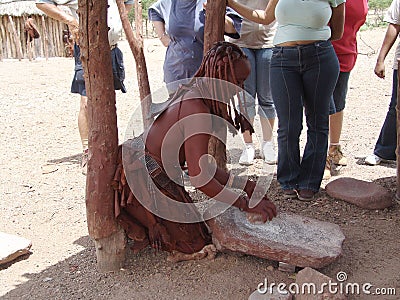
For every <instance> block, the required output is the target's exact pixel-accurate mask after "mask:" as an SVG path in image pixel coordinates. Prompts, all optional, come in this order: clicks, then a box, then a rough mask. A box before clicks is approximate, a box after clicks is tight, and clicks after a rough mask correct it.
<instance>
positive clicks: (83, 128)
mask: <svg viewBox="0 0 400 300" xmlns="http://www.w3.org/2000/svg"><path fill="white" fill-rule="evenodd" d="M78 128H79V134H80V136H81V141H82V148H83V150H84V151H85V150H86V149H87V148H88V136H89V126H88V111H87V97H86V96H81V103H80V108H79V114H78Z"/></svg>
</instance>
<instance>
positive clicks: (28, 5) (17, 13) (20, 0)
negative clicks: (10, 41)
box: [0, 0, 69, 17]
mask: <svg viewBox="0 0 400 300" xmlns="http://www.w3.org/2000/svg"><path fill="white" fill-rule="evenodd" d="M61 8H62V9H63V10H65V11H66V12H69V9H68V8H67V7H63V6H61ZM3 15H9V16H13V17H21V16H23V15H44V13H43V12H42V11H41V10H40V9H38V8H36V4H35V1H32V0H0V16H3Z"/></svg>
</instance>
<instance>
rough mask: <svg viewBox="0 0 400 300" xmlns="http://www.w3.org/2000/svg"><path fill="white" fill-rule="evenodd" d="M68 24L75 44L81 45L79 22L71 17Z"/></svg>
mask: <svg viewBox="0 0 400 300" xmlns="http://www.w3.org/2000/svg"><path fill="white" fill-rule="evenodd" d="M67 24H68V28H69V31H70V32H71V35H72V38H73V40H74V42H75V43H76V44H77V45H79V23H78V20H77V19H75V18H74V17H72V16H71V17H69V18H68V21H67Z"/></svg>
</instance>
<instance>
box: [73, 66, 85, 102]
mask: <svg viewBox="0 0 400 300" xmlns="http://www.w3.org/2000/svg"><path fill="white" fill-rule="evenodd" d="M71 93H74V94H79V95H81V96H86V87H85V78H84V76H83V70H77V71H75V74H74V79H73V80H72V84H71Z"/></svg>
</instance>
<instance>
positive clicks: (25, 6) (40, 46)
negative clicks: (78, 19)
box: [0, 0, 69, 59]
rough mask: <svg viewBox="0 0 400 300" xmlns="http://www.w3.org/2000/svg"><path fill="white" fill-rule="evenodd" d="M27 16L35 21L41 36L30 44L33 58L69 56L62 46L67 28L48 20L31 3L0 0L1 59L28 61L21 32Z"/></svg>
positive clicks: (23, 34)
mask: <svg viewBox="0 0 400 300" xmlns="http://www.w3.org/2000/svg"><path fill="white" fill-rule="evenodd" d="M28 16H31V17H32V18H33V19H34V21H35V23H36V26H37V29H38V31H39V33H40V37H39V38H38V39H34V40H33V42H32V44H31V45H32V54H33V57H46V58H47V57H54V56H59V57H60V56H61V57H65V56H68V54H69V52H68V49H67V47H66V45H65V44H64V42H63V30H65V29H67V28H68V27H67V25H65V24H63V23H61V22H59V21H56V20H54V19H52V18H49V17H47V16H46V15H45V14H43V13H42V12H41V11H40V10H39V9H37V8H36V5H35V2H34V1H11V0H0V59H6V58H17V59H21V58H29V53H28V48H29V47H28V45H27V42H26V36H25V32H24V23H25V21H26V20H27V18H28ZM19 49H21V50H19ZM21 52H22V53H21ZM21 56H22V57H21Z"/></svg>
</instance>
